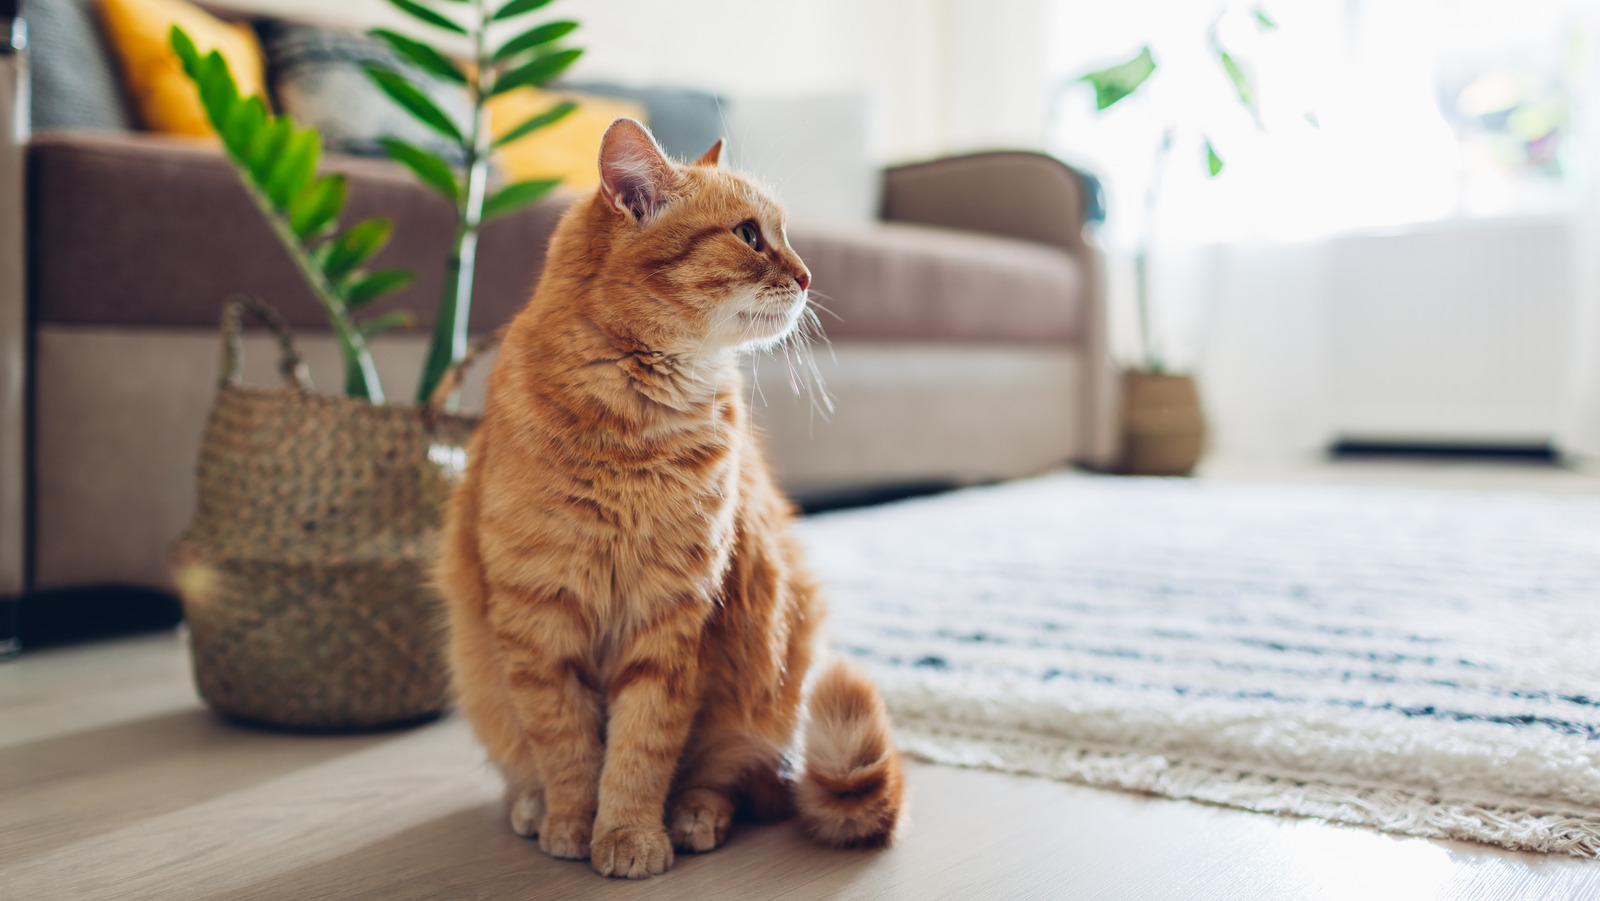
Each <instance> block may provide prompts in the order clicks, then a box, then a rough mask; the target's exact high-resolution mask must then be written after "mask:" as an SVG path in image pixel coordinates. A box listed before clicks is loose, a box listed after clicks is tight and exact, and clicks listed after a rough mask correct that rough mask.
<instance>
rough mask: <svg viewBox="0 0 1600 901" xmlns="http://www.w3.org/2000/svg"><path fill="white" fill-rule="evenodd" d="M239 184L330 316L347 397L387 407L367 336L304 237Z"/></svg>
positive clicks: (247, 182)
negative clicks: (308, 250) (308, 249)
mask: <svg viewBox="0 0 1600 901" xmlns="http://www.w3.org/2000/svg"><path fill="white" fill-rule="evenodd" d="M239 181H240V183H241V184H243V185H244V189H245V193H246V194H249V195H250V199H251V200H252V201H254V202H255V205H256V206H257V207H258V208H259V209H260V210H261V212H262V215H263V217H264V218H265V219H266V220H267V223H268V224H269V225H271V226H272V230H273V232H274V233H276V234H277V236H278V240H279V241H280V242H282V244H283V246H284V249H286V250H288V251H289V257H290V259H292V260H294V264H295V266H296V267H298V268H299V270H300V274H301V275H303V276H304V277H305V279H306V283H307V284H309V285H310V286H311V292H312V293H313V294H315V295H316V297H317V302H318V303H320V304H322V309H323V310H324V311H325V312H326V313H327V314H328V321H329V322H330V323H332V325H333V332H334V335H335V336H336V337H337V338H338V339H339V350H340V355H341V356H342V357H343V358H344V393H345V394H347V395H349V396H351V397H361V398H366V399H368V400H370V401H372V402H373V403H375V404H381V403H383V386H382V385H381V384H380V383H379V381H378V369H377V367H376V366H374V365H373V363H372V353H371V351H370V350H369V349H368V348H367V339H366V336H365V335H363V334H361V329H360V328H358V327H357V326H356V323H355V320H354V319H352V318H351V317H350V306H349V304H347V303H346V302H345V300H344V298H343V297H342V296H340V294H339V292H338V290H337V289H335V288H334V286H333V284H332V283H330V282H329V281H328V278H327V275H326V274H324V273H323V271H322V269H321V268H320V267H318V266H316V265H315V264H313V263H312V262H311V259H310V258H309V257H308V256H307V253H306V249H305V245H304V244H302V243H301V242H300V236H299V235H296V234H295V233H294V231H293V230H292V229H290V227H289V223H288V221H287V220H286V219H284V218H283V217H282V216H281V215H280V214H279V213H278V211H277V210H275V209H274V208H273V206H272V201H271V200H270V199H269V198H268V197H267V196H266V195H265V194H264V193H262V192H261V190H260V189H259V188H257V187H256V186H255V185H254V184H252V183H251V182H250V179H248V178H244V177H242V176H241V177H240V179H239Z"/></svg>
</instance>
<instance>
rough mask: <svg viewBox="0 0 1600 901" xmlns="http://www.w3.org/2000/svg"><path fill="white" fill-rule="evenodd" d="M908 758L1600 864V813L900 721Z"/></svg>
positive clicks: (898, 730) (898, 734)
mask: <svg viewBox="0 0 1600 901" xmlns="http://www.w3.org/2000/svg"><path fill="white" fill-rule="evenodd" d="M895 734H896V738H897V741H898V744H899V745H900V748H901V750H902V751H904V752H905V753H907V754H910V755H911V756H913V757H915V758H918V759H920V760H924V761H927V762H929V763H941V764H951V765H955V766H965V767H973V768H978V769H989V770H999V771H1002V772H1012V773H1023V774H1027V775H1033V776H1045V777H1049V778H1052V779H1059V780H1062V781H1066V782H1076V783H1080V784H1083V785H1090V786H1095V787H1100V788H1116V789H1121V790H1124V791H1132V792H1141V793H1145V794H1153V795H1161V796H1163V797H1168V798H1180V799H1185V800H1192V801H1203V802H1206V803H1210V804H1217V805H1221V806H1225V807H1236V808H1240V809H1243V810H1251V811H1256V812H1259V813H1273V814H1278V815H1282V816H1300V817H1312V818H1316V819H1323V820H1329V821H1333V822H1339V823H1348V824H1352V825H1357V826H1367V827H1370V828H1374V829H1378V830H1381V831H1383V832H1392V833H1397V834H1401V835H1415V836H1423V837H1427V838H1448V839H1458V840H1465V841H1476V842H1482V843H1484V844H1490V845H1498V846H1500V847H1503V848H1509V849H1512V850H1514V851H1538V852H1543V853H1547V854H1551V853H1554V854H1569V855H1572V856H1574V857H1585V858H1600V813H1596V814H1579V813H1572V812H1559V811H1552V810H1541V809H1538V808H1534V807H1509V806H1495V805H1486V804H1482V803H1480V802H1463V801H1457V800H1451V799H1444V798H1438V797H1432V796H1428V795H1423V794H1419V793H1417V792H1414V791H1408V790H1406V789H1402V788H1395V787H1377V786H1363V785H1354V784H1348V783H1338V782H1332V781H1325V780H1322V779H1316V778H1297V777H1291V776H1282V775H1273V774H1264V773H1259V772H1249V771H1245V770H1238V769H1230V768H1227V767H1220V766H1215V765H1212V764H1205V763H1197V762H1192V761H1183V760H1174V759H1171V758H1169V757H1166V756H1164V755H1160V754H1149V753H1141V752H1118V751H1108V750H1103V749H1095V748H1088V747H1084V746H1081V745H1076V744H1073V743H1072V742H1070V741H1066V740H1063V739H1055V738H1048V737H1043V736H1035V735H1028V736H1024V735H1018V734H1013V733H1005V734H1000V733H994V732H988V731H983V730H976V729H962V728H957V727H951V726H949V725H947V724H943V723H940V724H929V723H923V722H916V721H910V722H907V721H901V722H898V723H897V724H896V729H895Z"/></svg>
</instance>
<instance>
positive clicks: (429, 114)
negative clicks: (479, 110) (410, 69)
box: [362, 66, 464, 144]
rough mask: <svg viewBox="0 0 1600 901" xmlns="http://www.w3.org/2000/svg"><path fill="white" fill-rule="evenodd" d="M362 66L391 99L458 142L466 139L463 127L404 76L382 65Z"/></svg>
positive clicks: (424, 122) (426, 123)
mask: <svg viewBox="0 0 1600 901" xmlns="http://www.w3.org/2000/svg"><path fill="white" fill-rule="evenodd" d="M362 68H364V69H366V70H367V74H368V75H370V76H372V80H373V81H375V82H377V83H378V87H380V88H382V89H383V92H384V93H385V94H388V95H389V98H390V99H391V100H393V101H394V102H395V103H398V104H400V105H401V106H402V107H404V108H405V110H406V111H407V112H409V113H410V114H411V115H413V116H415V117H417V119H418V120H419V121H421V122H422V123H423V124H424V125H427V126H428V127H429V128H432V129H433V130H434V131H437V132H438V133H440V134H442V135H444V136H445V137H447V138H449V139H451V140H453V141H455V142H456V143H458V144H459V143H462V142H463V141H464V139H463V138H462V136H461V129H460V128H458V127H457V126H456V123H455V122H454V121H453V120H451V118H450V117H449V116H448V115H446V114H445V112H444V110H442V109H439V107H438V106H437V105H435V104H434V102H433V101H432V100H430V99H428V95H426V94H424V93H422V91H420V90H418V89H417V87H416V86H415V85H413V84H412V83H411V82H409V81H406V79H405V78H404V77H403V76H401V75H399V74H398V73H395V72H391V71H389V70H388V69H385V68H383V67H382V66H363V67H362Z"/></svg>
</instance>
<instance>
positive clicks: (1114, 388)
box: [883, 151, 1120, 468]
mask: <svg viewBox="0 0 1600 901" xmlns="http://www.w3.org/2000/svg"><path fill="white" fill-rule="evenodd" d="M1095 190H1096V189H1095V188H1094V187H1093V186H1092V185H1090V184H1088V183H1086V180H1085V178H1084V177H1083V176H1081V175H1080V174H1079V173H1078V172H1077V170H1075V169H1073V168H1072V167H1070V166H1068V165H1066V164H1065V163H1063V162H1061V161H1060V160H1058V159H1056V158H1054V157H1051V156H1046V155H1045V154H1042V153H1033V152H1029V151H998V152H993V153H976V154H969V155H966V156H953V157H945V158H942V159H937V160H932V161H929V162H925V163H912V164H910V165H906V166H893V167H891V168H889V169H887V170H885V171H884V174H883V218H884V219H885V220H888V221H894V222H913V223H918V224H921V225H935V226H941V227H944V228H954V229H961V230H964V231H975V232H984V233H986V234H991V235H999V236H1002V237H1008V238H1018V239H1020V240H1023V241H1033V242H1035V243H1039V244H1048V245H1050V246H1052V247H1059V248H1061V249H1062V250H1064V251H1066V252H1067V253H1069V254H1071V255H1072V256H1073V257H1076V258H1077V259H1078V260H1079V261H1081V262H1082V264H1083V267H1084V271H1085V273H1086V274H1087V282H1088V284H1087V285H1086V288H1085V293H1086V297H1087V301H1088V302H1087V303H1086V304H1085V308H1084V322H1083V338H1082V339H1081V345H1080V349H1081V351H1082V352H1083V359H1084V395H1083V397H1082V398H1081V401H1082V405H1081V409H1080V413H1079V415H1080V416H1081V423H1082V433H1083V437H1082V440H1081V441H1080V442H1079V446H1078V448H1077V449H1076V451H1075V454H1074V457H1075V459H1076V461H1077V462H1079V463H1082V464H1084V465H1086V466H1090V467H1092V468H1106V467H1108V466H1110V465H1111V464H1112V462H1113V461H1114V460H1115V458H1116V455H1117V444H1118V437H1119V436H1118V428H1117V407H1118V405H1119V403H1120V397H1119V394H1120V392H1119V390H1118V388H1119V386H1120V380H1119V379H1118V377H1117V372H1116V364H1115V363H1114V361H1113V360H1112V359H1111V346H1110V345H1111V342H1110V337H1109V328H1110V325H1109V321H1110V316H1109V314H1108V311H1107V308H1106V289H1105V261H1104V259H1103V258H1102V256H1101V254H1100V252H1099V250H1098V249H1097V248H1095V247H1094V246H1092V245H1091V244H1089V243H1088V242H1087V241H1086V240H1085V239H1084V236H1083V227H1084V224H1085V218H1086V215H1087V213H1088V210H1089V204H1088V201H1089V200H1091V199H1097V198H1095V197H1094V192H1095Z"/></svg>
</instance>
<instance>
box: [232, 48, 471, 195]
mask: <svg viewBox="0 0 1600 901" xmlns="http://www.w3.org/2000/svg"><path fill="white" fill-rule="evenodd" d="M257 30H258V31H259V32H260V34H261V44H262V48H263V50H264V51H265V52H266V55H267V62H268V70H269V71H270V72H271V73H272V74H271V78H272V93H273V97H274V99H275V100H276V101H277V106H278V108H279V109H281V110H282V111H283V112H284V113H287V114H288V115H290V116H292V117H294V120H295V123H296V124H298V125H308V126H310V127H312V128H315V129H317V131H319V132H321V133H322V140H323V145H324V146H325V147H326V148H327V149H328V150H330V151H333V152H335V153H353V154H358V155H361V156H380V157H381V156H387V154H386V152H385V151H384V149H383V144H382V141H383V139H384V138H389V137H393V138H400V139H401V140H404V141H409V142H411V143H412V144H415V145H417V146H419V147H422V148H424V149H426V150H431V151H432V152H434V153H436V154H438V155H439V156H441V157H444V158H445V159H446V160H448V161H450V162H452V163H455V164H457V165H460V164H461V163H462V162H463V161H464V160H465V158H466V154H465V153H463V152H462V150H461V146H460V145H459V144H457V143H456V142H455V141H452V140H449V139H447V138H445V137H443V136H441V135H440V134H439V133H438V132H436V131H434V130H433V129H432V128H430V127H429V126H427V125H424V124H423V123H422V122H419V121H418V120H417V119H416V118H415V117H413V116H412V115H411V114H410V113H408V112H406V111H405V110H404V109H401V107H400V104H398V103H395V102H394V101H393V100H390V99H389V95H387V94H385V93H384V92H383V90H382V89H381V88H379V87H378V85H377V84H376V83H375V82H373V80H372V78H371V77H370V76H368V75H367V73H366V72H365V71H364V70H363V69H362V67H363V66H365V65H369V64H370V65H378V66H382V67H384V68H386V69H390V70H392V71H397V72H400V73H401V74H403V75H405V76H406V78H407V79H408V80H410V82H411V83H412V84H414V85H417V86H418V87H419V88H420V89H421V90H422V92H423V93H424V94H426V95H427V96H428V99H430V100H432V101H433V102H434V103H435V104H436V105H437V106H438V107H439V108H440V109H441V110H443V111H444V112H445V113H446V114H447V115H449V116H450V117H451V118H452V119H454V120H455V121H457V122H468V121H470V120H471V118H472V104H471V102H470V101H469V100H468V99H467V92H466V91H465V90H463V89H462V88H461V87H459V86H458V85H453V84H450V83H449V82H446V81H445V80H444V79H442V78H439V77H437V76H433V75H429V74H428V73H426V72H423V71H422V70H421V69H419V68H417V67H416V66H413V65H411V64H410V63H408V62H406V61H405V60H403V59H401V58H400V54H398V53H395V52H394V51H393V50H391V49H390V48H389V46H388V45H387V44H385V43H383V42H382V41H379V40H378V39H377V38H372V37H368V36H367V35H365V34H362V33H361V32H359V31H351V30H349V29H344V28H327V27H324V26H321V25H306V24H301V23H298V22H287V21H280V20H276V19H269V20H266V21H264V22H262V23H261V24H260V25H259V26H257Z"/></svg>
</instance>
